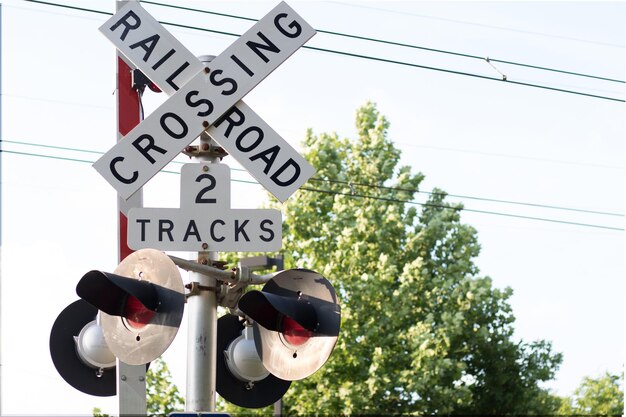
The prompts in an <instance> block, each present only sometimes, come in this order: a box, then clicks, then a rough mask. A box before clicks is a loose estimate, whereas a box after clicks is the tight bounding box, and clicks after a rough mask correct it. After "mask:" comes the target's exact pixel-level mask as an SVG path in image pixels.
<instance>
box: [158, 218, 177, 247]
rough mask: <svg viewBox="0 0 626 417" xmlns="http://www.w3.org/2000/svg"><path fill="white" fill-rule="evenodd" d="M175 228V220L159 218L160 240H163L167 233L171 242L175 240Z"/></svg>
mask: <svg viewBox="0 0 626 417" xmlns="http://www.w3.org/2000/svg"><path fill="white" fill-rule="evenodd" d="M173 228H174V222H172V221H171V220H163V219H159V242H163V235H164V234H167V237H168V238H169V240H170V242H173V241H174V238H173V237H172V229H173Z"/></svg>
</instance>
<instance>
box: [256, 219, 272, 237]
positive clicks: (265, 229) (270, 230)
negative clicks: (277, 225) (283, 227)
mask: <svg viewBox="0 0 626 417" xmlns="http://www.w3.org/2000/svg"><path fill="white" fill-rule="evenodd" d="M266 224H269V225H270V226H273V225H274V222H273V221H271V220H270V219H265V220H263V221H262V222H261V230H262V231H264V232H267V233H268V234H269V236H267V237H266V236H264V235H260V236H259V239H261V240H262V241H263V242H271V241H272V240H274V236H275V235H274V231H273V230H272V229H270V228H266V227H265V225H266Z"/></svg>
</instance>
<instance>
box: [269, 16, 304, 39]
mask: <svg viewBox="0 0 626 417" xmlns="http://www.w3.org/2000/svg"><path fill="white" fill-rule="evenodd" d="M285 17H287V13H281V14H279V15H276V17H275V18H274V26H276V29H278V30H279V31H280V33H282V34H283V35H285V36H286V37H288V38H297V37H298V36H300V34H301V33H302V26H300V24H299V23H298V22H296V21H295V20H292V21H291V23H289V25H288V26H287V27H288V28H289V29H293V32H288V31H286V30H285V28H284V27H283V26H281V24H280V21H281V20H282V19H284V18H285Z"/></svg>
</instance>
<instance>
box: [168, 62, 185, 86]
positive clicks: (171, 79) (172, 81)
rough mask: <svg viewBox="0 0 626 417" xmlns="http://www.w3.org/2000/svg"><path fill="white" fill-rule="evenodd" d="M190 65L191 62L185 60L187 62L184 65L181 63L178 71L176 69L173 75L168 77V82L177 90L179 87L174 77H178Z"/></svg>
mask: <svg viewBox="0 0 626 417" xmlns="http://www.w3.org/2000/svg"><path fill="white" fill-rule="evenodd" d="M188 66H189V62H187V61H185V63H184V64H183V65H181V66H180V67H178V69H177V70H176V71H174V72H173V73H172V75H170V76H169V77H167V80H165V81H167V83H168V84H169V85H170V86H172V88H173V89H174V90H176V91H178V89H179V87H178V86H177V85H176V84H174V78H176V77H178V75H179V74H180V73H181V72H183V71H184V70H185V68H187V67H188Z"/></svg>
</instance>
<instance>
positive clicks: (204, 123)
mask: <svg viewBox="0 0 626 417" xmlns="http://www.w3.org/2000/svg"><path fill="white" fill-rule="evenodd" d="M202 126H203V127H204V128H205V129H206V128H207V127H209V126H210V124H209V122H207V121H206V120H205V121H204V122H202Z"/></svg>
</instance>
